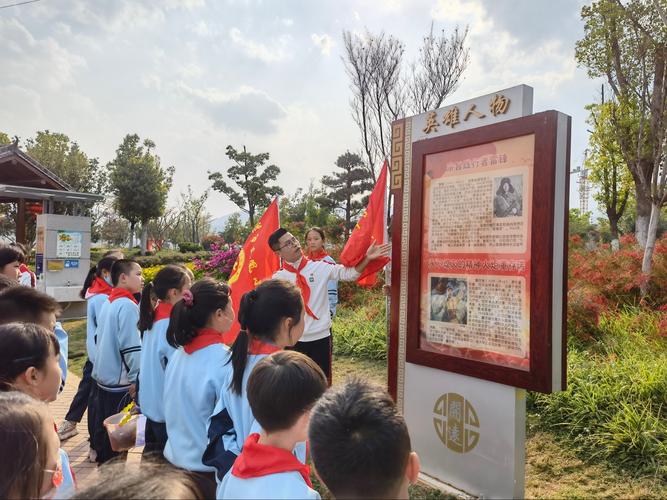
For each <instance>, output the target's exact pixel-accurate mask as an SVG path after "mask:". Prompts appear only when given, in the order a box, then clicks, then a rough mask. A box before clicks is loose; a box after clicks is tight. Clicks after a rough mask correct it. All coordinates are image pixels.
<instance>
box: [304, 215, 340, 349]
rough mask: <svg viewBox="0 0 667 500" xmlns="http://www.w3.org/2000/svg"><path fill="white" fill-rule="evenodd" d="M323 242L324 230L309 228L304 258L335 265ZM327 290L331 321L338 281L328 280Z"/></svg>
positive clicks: (324, 237) (333, 314)
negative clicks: (306, 251)
mask: <svg viewBox="0 0 667 500" xmlns="http://www.w3.org/2000/svg"><path fill="white" fill-rule="evenodd" d="M325 240H326V236H325V234H324V229H322V228H319V227H311V228H310V229H309V230H308V232H307V233H306V248H307V249H308V253H307V254H306V257H308V260H323V261H324V262H328V263H329V264H335V263H336V261H335V260H334V258H333V257H332V256H331V255H329V253H328V252H327V251H326V249H325V248H324V242H325ZM327 290H328V292H329V312H330V313H331V319H332V320H333V317H334V316H335V315H336V306H337V305H338V280H329V282H328V283H327ZM332 344H333V343H332Z"/></svg>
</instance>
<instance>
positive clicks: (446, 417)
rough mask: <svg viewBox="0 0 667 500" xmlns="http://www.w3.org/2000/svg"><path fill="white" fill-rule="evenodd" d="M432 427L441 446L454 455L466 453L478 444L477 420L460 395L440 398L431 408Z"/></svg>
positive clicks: (470, 407)
mask: <svg viewBox="0 0 667 500" xmlns="http://www.w3.org/2000/svg"><path fill="white" fill-rule="evenodd" d="M433 425H434V426H435V432H436V434H437V435H438V438H440V441H442V444H443V445H445V446H446V447H447V448H449V449H450V450H452V451H453V452H456V453H467V452H469V451H470V450H472V449H473V448H474V447H475V446H477V443H478V442H479V418H477V413H476V412H475V409H474V408H473V406H472V405H471V404H470V402H469V401H467V400H466V399H465V398H464V397H463V396H461V395H460V394H456V393H454V392H449V393H447V394H443V395H442V396H440V397H439V398H438V399H437V401H436V402H435V405H434V406H433Z"/></svg>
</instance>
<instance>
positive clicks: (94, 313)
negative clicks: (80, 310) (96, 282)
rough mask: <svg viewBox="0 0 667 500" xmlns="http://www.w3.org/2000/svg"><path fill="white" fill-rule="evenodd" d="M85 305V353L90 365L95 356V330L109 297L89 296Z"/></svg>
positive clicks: (102, 295) (104, 295)
mask: <svg viewBox="0 0 667 500" xmlns="http://www.w3.org/2000/svg"><path fill="white" fill-rule="evenodd" d="M86 300H87V304H86V312H87V314H86V317H87V321H86V352H87V353H88V360H89V361H90V362H91V363H92V362H93V361H94V360H95V356H96V355H97V329H98V327H99V325H100V323H101V319H102V308H103V307H104V304H108V303H109V296H108V295H107V294H105V293H97V294H95V295H91V296H90V297H88V298H87V299H86Z"/></svg>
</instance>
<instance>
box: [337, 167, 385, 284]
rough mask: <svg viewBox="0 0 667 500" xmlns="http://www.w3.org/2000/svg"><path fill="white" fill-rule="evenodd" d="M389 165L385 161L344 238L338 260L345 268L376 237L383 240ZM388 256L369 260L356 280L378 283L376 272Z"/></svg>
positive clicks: (356, 260) (360, 256) (362, 254)
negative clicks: (347, 236) (369, 194)
mask: <svg viewBox="0 0 667 500" xmlns="http://www.w3.org/2000/svg"><path fill="white" fill-rule="evenodd" d="M388 170H389V165H388V163H387V160H385V161H384V165H382V170H381V172H380V177H379V178H378V180H377V183H376V184H375V187H374V188H373V192H372V193H371V196H370V198H369V199H368V206H367V207H366V210H365V211H364V214H363V215H362V216H361V218H360V219H359V222H357V225H356V226H355V227H354V230H353V231H352V234H351V235H350V239H349V240H347V243H346V244H345V248H343V252H342V253H341V254H340V262H341V264H343V265H344V266H346V267H355V266H356V265H357V264H359V262H361V261H362V260H363V259H364V257H365V256H366V251H367V250H368V247H370V246H371V242H372V241H373V240H375V242H376V244H378V245H380V244H382V243H386V231H385V213H384V207H385V197H386V192H387V171H388ZM389 260H390V259H389V258H388V257H379V258H377V259H375V260H373V261H371V262H370V263H369V264H368V266H366V269H364V271H363V272H362V273H361V276H359V278H358V279H357V283H359V284H360V285H361V286H366V287H371V286H373V285H375V283H376V282H377V273H378V271H379V270H381V269H382V268H383V267H384V266H385V265H386V264H387V262H389Z"/></svg>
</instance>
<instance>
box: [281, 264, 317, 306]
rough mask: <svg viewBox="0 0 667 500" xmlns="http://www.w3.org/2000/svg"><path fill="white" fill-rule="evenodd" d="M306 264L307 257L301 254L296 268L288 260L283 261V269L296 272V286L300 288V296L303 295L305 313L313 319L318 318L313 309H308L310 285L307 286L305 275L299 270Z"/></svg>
mask: <svg viewBox="0 0 667 500" xmlns="http://www.w3.org/2000/svg"><path fill="white" fill-rule="evenodd" d="M306 264H308V258H307V257H306V256H305V255H303V256H301V262H300V263H299V267H298V269H297V268H295V267H294V266H293V265H292V264H290V263H289V262H283V269H284V270H285V271H289V272H290V273H294V274H296V286H298V287H299V289H300V290H301V296H302V297H303V304H304V306H305V307H306V313H308V315H309V316H311V317H313V318H314V319H319V318H318V317H317V316H315V314H313V311H311V310H310V307H308V302H310V286H308V282H307V281H306V277H305V276H304V275H303V274H301V270H302V269H303V268H304V267H306Z"/></svg>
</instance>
